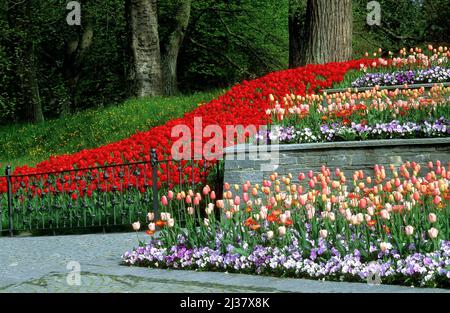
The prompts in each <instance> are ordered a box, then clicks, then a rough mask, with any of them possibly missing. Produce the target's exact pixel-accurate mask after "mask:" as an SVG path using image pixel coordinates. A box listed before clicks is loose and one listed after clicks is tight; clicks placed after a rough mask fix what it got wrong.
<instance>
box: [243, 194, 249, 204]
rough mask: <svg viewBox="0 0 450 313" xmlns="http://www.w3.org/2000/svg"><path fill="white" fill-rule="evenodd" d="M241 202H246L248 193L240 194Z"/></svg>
mask: <svg viewBox="0 0 450 313" xmlns="http://www.w3.org/2000/svg"><path fill="white" fill-rule="evenodd" d="M242 200H244V202H248V193H246V192H244V193H243V194H242Z"/></svg>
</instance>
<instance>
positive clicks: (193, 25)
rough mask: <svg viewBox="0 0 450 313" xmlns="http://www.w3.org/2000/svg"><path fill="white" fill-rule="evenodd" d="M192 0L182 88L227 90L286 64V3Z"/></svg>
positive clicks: (182, 60)
mask: <svg viewBox="0 0 450 313" xmlns="http://www.w3.org/2000/svg"><path fill="white" fill-rule="evenodd" d="M259 4H262V3H260V2H257V1H256V2H255V1H253V0H239V1H238V0H229V1H213V0H193V2H192V11H191V12H192V13H191V22H190V24H189V27H188V30H187V33H186V38H185V40H184V43H183V46H182V50H181V54H180V63H179V71H178V72H179V80H180V83H181V84H182V86H181V87H182V88H183V89H185V90H186V89H188V90H198V89H205V88H211V87H216V86H228V85H230V84H233V83H236V82H239V81H242V80H243V79H248V78H255V77H259V76H261V75H264V74H266V73H268V72H271V71H275V70H279V69H283V68H286V67H287V63H288V61H287V60H288V51H289V49H288V36H289V34H288V24H287V23H288V16H287V13H288V1H287V0H283V1H279V0H278V1H276V0H268V1H264V4H263V5H259Z"/></svg>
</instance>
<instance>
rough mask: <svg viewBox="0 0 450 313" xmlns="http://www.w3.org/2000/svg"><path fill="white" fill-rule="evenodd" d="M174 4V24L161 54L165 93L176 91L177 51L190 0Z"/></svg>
mask: <svg viewBox="0 0 450 313" xmlns="http://www.w3.org/2000/svg"><path fill="white" fill-rule="evenodd" d="M176 6H177V8H176V10H177V11H176V14H175V21H176V25H175V28H174V29H173V31H172V32H171V34H170V36H169V38H168V41H167V44H166V45H165V46H164V48H163V56H162V68H163V78H164V91H165V94H166V95H174V94H177V93H178V81H177V61H178V53H179V51H180V48H181V44H182V42H183V39H184V35H185V33H186V29H187V27H188V24H189V18H190V15H191V0H179V1H178V3H176Z"/></svg>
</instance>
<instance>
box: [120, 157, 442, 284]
mask: <svg viewBox="0 0 450 313" xmlns="http://www.w3.org/2000/svg"><path fill="white" fill-rule="evenodd" d="M449 179H450V163H449V164H442V163H441V162H439V161H436V162H434V163H433V162H430V163H429V164H427V165H420V164H417V163H414V162H406V163H405V164H403V165H401V166H400V167H398V168H397V167H394V166H391V167H389V168H385V167H383V166H378V165H375V166H374V172H373V175H371V176H366V173H364V172H363V171H355V172H354V173H353V174H352V175H351V180H350V182H351V184H350V185H351V186H353V187H352V188H348V187H347V186H348V181H347V178H346V176H345V174H344V173H343V172H342V171H340V170H339V169H335V170H334V171H332V170H331V169H330V168H327V167H325V166H323V167H322V169H321V171H320V172H318V173H313V172H312V171H310V172H308V173H299V175H298V180H299V183H292V180H293V176H292V175H291V174H289V175H286V176H280V175H278V174H277V173H274V174H272V175H271V176H270V178H269V179H267V180H264V181H263V182H262V183H261V184H256V183H251V182H246V183H244V184H243V185H241V186H239V185H235V186H230V185H228V184H225V186H224V188H225V191H224V194H223V199H221V200H216V194H215V193H214V191H211V190H210V189H209V187H208V186H205V187H204V188H203V192H202V193H194V192H193V191H192V190H188V191H186V192H184V191H183V192H179V193H176V194H175V193H173V192H171V191H169V192H168V193H167V195H163V196H162V197H161V207H160V210H161V212H160V213H158V214H156V215H155V214H154V213H153V212H151V213H149V214H148V221H149V224H148V230H147V234H148V235H149V236H151V237H152V238H151V239H150V241H149V242H148V243H144V242H140V243H139V247H137V248H135V249H133V250H132V251H128V252H125V253H124V254H123V256H122V257H123V262H124V264H127V265H134V266H145V267H154V268H171V269H195V270H209V271H228V272H237V273H250V274H260V275H275V276H281V277H303V278H312V279H323V280H337V281H343V280H345V281H357V282H368V283H375V284H378V283H383V284H401V285H406V286H420V287H425V286H427V287H442V288H449V287H450V241H449V238H450V237H449V236H450V192H449ZM133 227H134V229H135V230H138V229H139V228H140V224H138V223H136V224H134V225H133Z"/></svg>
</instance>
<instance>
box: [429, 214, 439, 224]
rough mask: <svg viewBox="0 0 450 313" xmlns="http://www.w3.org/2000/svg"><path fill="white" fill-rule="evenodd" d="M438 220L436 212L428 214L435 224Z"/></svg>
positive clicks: (430, 220)
mask: <svg viewBox="0 0 450 313" xmlns="http://www.w3.org/2000/svg"><path fill="white" fill-rule="evenodd" d="M436 220H437V216H436V214H434V213H430V214H428V222H430V223H431V224H433V223H436Z"/></svg>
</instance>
